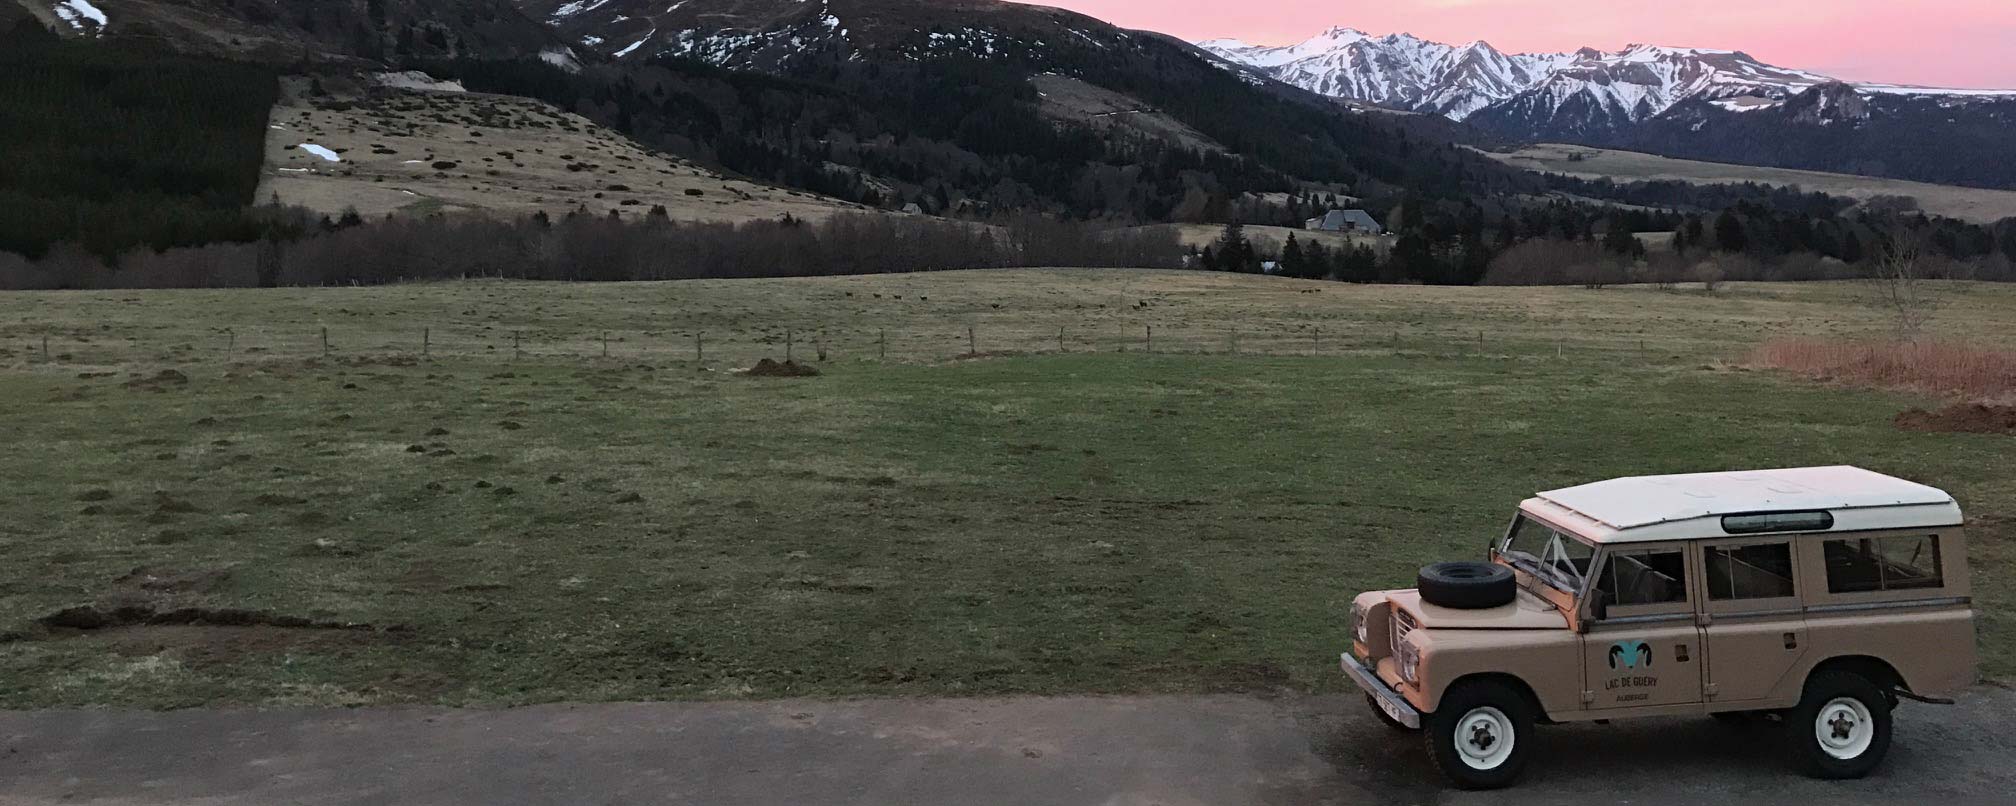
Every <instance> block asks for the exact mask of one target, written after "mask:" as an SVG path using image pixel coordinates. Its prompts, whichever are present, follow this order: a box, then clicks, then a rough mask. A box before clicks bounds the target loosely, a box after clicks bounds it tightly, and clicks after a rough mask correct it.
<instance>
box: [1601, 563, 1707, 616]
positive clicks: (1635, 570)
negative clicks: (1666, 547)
mask: <svg viewBox="0 0 2016 806" xmlns="http://www.w3.org/2000/svg"><path fill="white" fill-rule="evenodd" d="M1686 579H1687V562H1686V559H1685V555H1683V554H1681V553H1680V551H1679V550H1678V549H1674V550H1672V551H1620V552H1612V553H1611V555H1610V561H1609V562H1608V563H1605V564H1604V566H1603V575H1602V576H1601V577H1599V578H1597V580H1596V589H1597V590H1599V591H1602V592H1603V593H1604V594H1605V600H1606V601H1608V602H1610V603H1611V604H1614V605H1623V606H1626V607H1629V606H1633V605H1656V604H1673V603H1678V602H1685V601H1687V582H1686Z"/></svg>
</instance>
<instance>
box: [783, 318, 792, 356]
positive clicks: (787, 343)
mask: <svg viewBox="0 0 2016 806" xmlns="http://www.w3.org/2000/svg"><path fill="white" fill-rule="evenodd" d="M784 363H787V364H788V363H791V328H788V327H787V328H784Z"/></svg>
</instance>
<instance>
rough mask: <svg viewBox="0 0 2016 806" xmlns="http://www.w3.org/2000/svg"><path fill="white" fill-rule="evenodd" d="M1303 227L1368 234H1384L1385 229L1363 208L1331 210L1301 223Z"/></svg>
mask: <svg viewBox="0 0 2016 806" xmlns="http://www.w3.org/2000/svg"><path fill="white" fill-rule="evenodd" d="M1303 229H1312V230H1317V231H1319V232H1363V233H1366V234H1368V235H1384V234H1385V233H1386V230H1385V229H1383V228H1381V227H1380V226H1379V222H1377V221H1374V220H1373V219H1372V215H1371V214H1370V213H1367V212H1365V211H1364V210H1331V211H1330V212H1327V213H1324V214H1322V215H1320V216H1317V217H1315V218H1312V219H1309V221H1308V222H1307V223H1306V224H1304V225H1303Z"/></svg>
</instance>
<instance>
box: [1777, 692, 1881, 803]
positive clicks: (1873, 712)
mask: <svg viewBox="0 0 2016 806" xmlns="http://www.w3.org/2000/svg"><path fill="white" fill-rule="evenodd" d="M1785 733H1786V737H1787V739H1788V740H1789V741H1790V744H1791V750H1792V757H1793V760H1794V761H1795V762H1797V763H1798V765H1799V766H1800V767H1801V768H1802V769H1804V770H1805V771H1806V772H1807V774H1809V775H1812V776H1814V777H1816V778H1860V777H1862V776H1864V775H1868V774H1869V772H1870V771H1871V770H1874V769H1876V765H1877V764H1880V763H1882V761H1883V756H1884V754H1886V753H1888V752H1889V751H1890V701H1889V699H1888V698H1887V697H1885V695H1884V692H1883V690H1882V689H1881V688H1878V687H1877V686H1876V684H1875V683H1872V682H1870V681H1869V678H1866V677H1863V676H1861V675H1858V674H1851V673H1847V672H1823V673H1820V674H1817V675H1814V676H1813V678H1812V679H1811V680H1808V681H1806V693H1805V694H1804V695H1803V696H1801V697H1800V699H1799V705H1798V707H1796V708H1793V709H1792V711H1791V712H1790V713H1788V714H1786V715H1785Z"/></svg>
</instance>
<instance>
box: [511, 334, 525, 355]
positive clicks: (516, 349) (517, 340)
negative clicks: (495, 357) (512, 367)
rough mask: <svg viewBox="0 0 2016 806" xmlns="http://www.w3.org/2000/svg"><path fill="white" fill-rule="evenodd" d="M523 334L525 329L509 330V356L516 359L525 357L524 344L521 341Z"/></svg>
mask: <svg viewBox="0 0 2016 806" xmlns="http://www.w3.org/2000/svg"><path fill="white" fill-rule="evenodd" d="M524 336H525V331H522V330H513V331H511V357H512V358H513V359H518V358H524V357H525V349H524V346H523V344H524V342H523V337H524Z"/></svg>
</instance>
